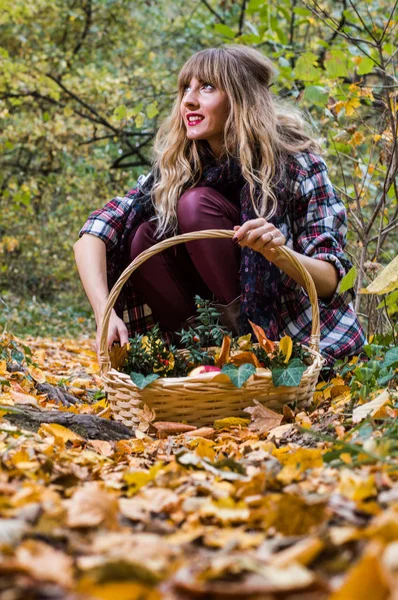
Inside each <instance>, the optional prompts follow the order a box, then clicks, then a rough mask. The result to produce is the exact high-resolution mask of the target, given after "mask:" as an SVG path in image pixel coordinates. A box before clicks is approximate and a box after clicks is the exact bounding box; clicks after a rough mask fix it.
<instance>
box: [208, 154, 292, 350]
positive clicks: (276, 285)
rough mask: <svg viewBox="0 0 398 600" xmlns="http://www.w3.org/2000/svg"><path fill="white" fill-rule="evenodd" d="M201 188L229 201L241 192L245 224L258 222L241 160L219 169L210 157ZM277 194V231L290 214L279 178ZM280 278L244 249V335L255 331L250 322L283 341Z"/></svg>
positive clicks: (258, 256) (272, 267)
mask: <svg viewBox="0 0 398 600" xmlns="http://www.w3.org/2000/svg"><path fill="white" fill-rule="evenodd" d="M198 185H201V186H209V187H213V188H215V189H216V190H217V191H219V192H220V193H222V194H223V195H224V196H225V197H226V198H228V191H230V190H236V189H237V188H239V189H240V218H241V224H242V225H243V223H246V221H249V220H250V219H256V218H258V216H257V214H256V212H255V210H254V207H253V203H252V200H251V197H250V192H249V184H248V183H247V182H246V181H245V179H244V178H243V176H242V172H241V168H240V164H239V162H238V161H237V160H234V159H231V158H230V159H229V160H227V161H225V162H224V163H222V164H219V165H218V164H216V163H215V162H214V159H213V160H212V159H211V158H210V157H208V156H207V164H206V166H205V168H204V172H203V177H202V179H201V181H200V183H199V184H198ZM274 191H275V193H276V196H277V198H278V209H277V212H276V214H275V215H274V216H273V217H271V218H270V219H268V220H269V222H271V223H272V224H273V225H275V227H280V225H281V223H282V222H283V217H284V215H285V214H286V209H287V196H286V188H285V185H284V184H283V180H282V178H280V177H279V176H278V180H277V182H276V184H275V186H274ZM259 196H260V190H257V192H256V201H258V199H259ZM280 274H281V272H280V270H279V269H278V268H277V267H276V266H275V265H273V264H272V263H270V262H269V261H268V260H266V259H265V258H264V257H263V256H262V255H261V254H259V253H258V252H255V251H254V250H251V249H250V248H242V250H241V264H240V282H241V332H242V333H248V332H249V331H251V327H250V326H249V323H248V320H249V319H250V321H253V322H254V323H256V324H257V325H260V326H261V327H263V329H264V330H265V332H266V334H267V336H268V337H269V338H270V339H274V340H275V339H278V338H279V325H278V321H279V318H278V316H279V312H280V311H279V310H278V306H279V305H280V302H279V298H280V292H281V277H280Z"/></svg>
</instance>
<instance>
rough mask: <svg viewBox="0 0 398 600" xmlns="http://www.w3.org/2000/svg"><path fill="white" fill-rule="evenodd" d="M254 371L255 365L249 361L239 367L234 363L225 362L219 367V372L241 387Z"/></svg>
mask: <svg viewBox="0 0 398 600" xmlns="http://www.w3.org/2000/svg"><path fill="white" fill-rule="evenodd" d="M255 372H256V367H255V366H254V365H251V364H250V363H244V364H243V365H240V367H235V365H231V364H227V365H224V366H223V368H222V369H221V373H225V375H228V377H229V378H230V380H231V381H232V383H233V384H234V385H235V386H236V387H237V388H241V387H242V385H243V384H244V383H245V381H247V380H248V379H249V377H251V376H252V375H253V373H255Z"/></svg>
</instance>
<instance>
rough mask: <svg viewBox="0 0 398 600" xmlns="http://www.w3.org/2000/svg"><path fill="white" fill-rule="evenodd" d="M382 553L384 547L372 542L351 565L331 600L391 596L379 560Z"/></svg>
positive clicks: (384, 598) (379, 598) (378, 599)
mask: <svg viewBox="0 0 398 600" xmlns="http://www.w3.org/2000/svg"><path fill="white" fill-rule="evenodd" d="M381 554H382V547H381V546H380V545H379V544H372V545H371V547H370V548H369V549H367V550H366V551H365V554H364V555H363V556H362V558H360V560H359V561H358V562H357V563H356V564H354V566H353V567H351V569H350V570H349V571H348V574H347V576H346V578H345V580H344V583H343V585H342V586H341V587H340V589H339V590H337V591H336V592H334V594H332V595H331V596H330V598H329V600H349V599H352V600H353V599H354V598H358V600H359V599H360V598H364V599H365V598H371V599H372V600H387V599H388V598H390V591H389V586H388V584H387V581H386V579H385V575H384V573H383V570H382V567H381V565H380V561H379V556H380V555H381Z"/></svg>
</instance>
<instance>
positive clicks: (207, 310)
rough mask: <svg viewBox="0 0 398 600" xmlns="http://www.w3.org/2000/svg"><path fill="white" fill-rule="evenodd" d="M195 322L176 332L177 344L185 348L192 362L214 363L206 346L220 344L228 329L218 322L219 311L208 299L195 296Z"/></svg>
mask: <svg viewBox="0 0 398 600" xmlns="http://www.w3.org/2000/svg"><path fill="white" fill-rule="evenodd" d="M195 304H196V315H195V322H194V323H193V324H192V326H189V327H188V328H187V329H186V330H182V331H181V332H179V333H177V335H178V336H179V338H180V343H179V345H180V346H181V347H183V348H185V349H186V350H187V356H188V357H189V358H188V360H189V361H190V362H191V363H192V364H207V365H214V357H213V355H212V354H211V352H209V351H208V348H210V347H211V346H221V344H222V341H223V338H224V335H227V334H228V333H229V332H228V330H227V329H226V328H225V327H224V326H223V325H222V324H221V323H220V320H219V318H220V313H219V312H218V310H217V309H216V308H215V307H214V306H212V302H211V301H210V300H204V299H202V298H200V296H195Z"/></svg>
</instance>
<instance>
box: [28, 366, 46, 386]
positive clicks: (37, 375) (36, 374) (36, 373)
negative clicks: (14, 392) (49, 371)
mask: <svg viewBox="0 0 398 600" xmlns="http://www.w3.org/2000/svg"><path fill="white" fill-rule="evenodd" d="M28 371H29V374H30V375H31V377H33V379H34V380H35V381H36V382H37V383H44V382H45V381H46V376H45V374H44V373H43V371H42V370H41V369H38V368H37V367H28Z"/></svg>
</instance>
